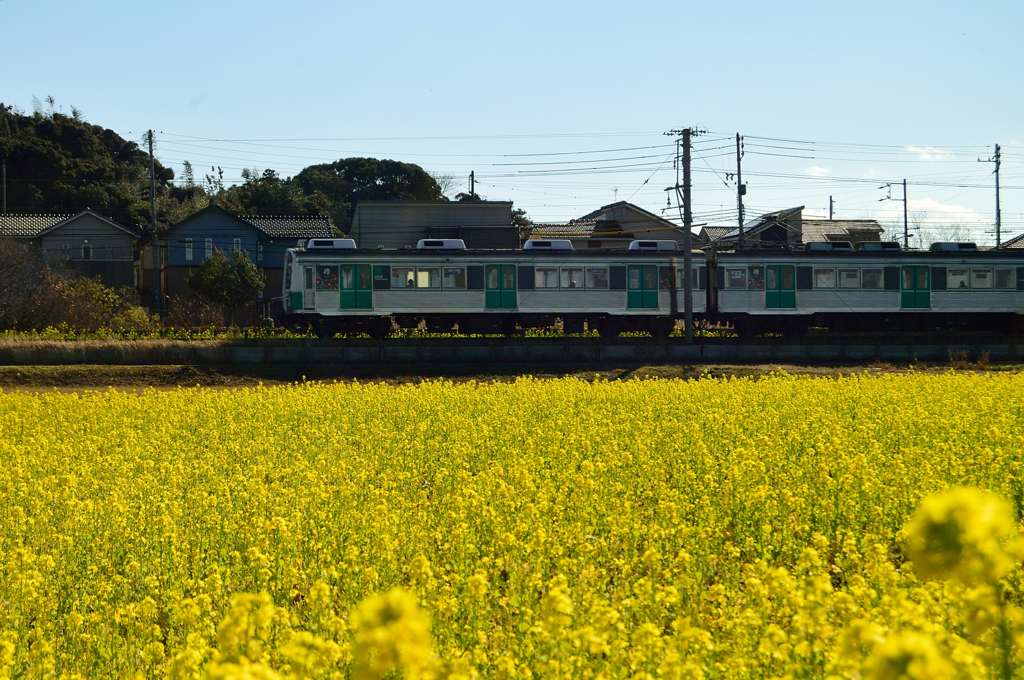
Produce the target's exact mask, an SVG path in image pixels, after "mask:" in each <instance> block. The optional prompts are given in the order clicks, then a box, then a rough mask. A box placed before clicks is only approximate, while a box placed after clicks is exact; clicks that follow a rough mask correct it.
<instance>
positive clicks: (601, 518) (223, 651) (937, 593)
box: [0, 373, 1024, 680]
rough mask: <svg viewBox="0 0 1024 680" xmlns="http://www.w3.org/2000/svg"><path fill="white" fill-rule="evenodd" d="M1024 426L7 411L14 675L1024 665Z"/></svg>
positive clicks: (497, 400)
mask: <svg viewBox="0 0 1024 680" xmlns="http://www.w3.org/2000/svg"><path fill="white" fill-rule="evenodd" d="M1022 413H1024V376H1020V375H985V376H981V375H954V374H947V375H939V376H925V375H918V374H913V373H911V374H908V375H899V376H896V375H892V376H884V377H865V376H862V377H849V378H842V379H798V378H795V377H791V376H787V375H777V376H772V377H770V378H767V379H760V380H735V379H733V380H724V381H720V380H712V379H704V380H697V381H689V382H686V381H660V380H650V381H630V382H607V381H600V380H599V381H598V382H596V383H589V382H585V381H580V380H575V379H565V380H554V381H541V380H534V379H520V380H517V381H516V382H514V383H497V384H475V383H469V384H457V385H454V384H451V383H446V382H429V383H425V384H421V385H416V386H412V385H409V386H402V387H393V386H387V385H377V384H369V385H330V386H328V385H319V384H304V385H297V386H290V387H274V388H262V387H261V388H257V389H241V390H234V391H214V390H202V389H194V390H193V389H181V390H175V391H170V392H156V391H147V392H145V393H143V394H141V395H134V394H124V393H118V392H114V391H109V392H96V393H86V394H83V395H75V394H57V393H54V394H48V395H41V396H39V395H24V394H7V395H0V678H2V679H7V678H26V679H30V678H39V679H41V678H48V677H76V676H78V677H87V678H126V677H133V676H141V677H153V678H160V677H168V678H247V677H251V678H276V677H282V678H284V677H296V678H318V677H359V678H377V677H380V676H382V675H383V676H389V677H390V676H394V677H398V676H404V677H408V678H448V677H451V678H473V677H478V676H479V677H485V678H490V677H495V678H523V679H524V680H525V679H528V678H537V679H540V678H609V679H611V678H659V677H664V678H730V679H731V678H747V677H750V678H774V677H792V678H805V677H806V678H829V677H842V678H853V679H856V678H869V677H877V678H885V679H889V678H891V679H892V680H897V678H904V677H905V678H945V677H963V678H989V677H993V676H996V677H999V676H1001V677H1009V676H1010V675H1011V674H1012V673H1014V672H1016V669H1021V668H1024V654H1022V652H1021V649H1022V648H1024V645H1022V644H1019V642H1018V638H1019V637H1020V635H1021V633H1022V629H1024V625H1022V621H1021V618H1022V617H1021V614H1020V610H1019V609H1018V608H1017V605H1018V604H1020V603H1021V600H1022V597H1021V592H1022V588H1024V581H1022V579H1021V573H1022V572H1021V570H1020V569H1018V567H1017V564H1018V560H1019V559H1020V557H1021V553H1020V547H1019V545H1018V542H1019V541H1018V538H1017V536H1016V532H1017V525H1018V524H1019V521H1020V518H1021V517H1020V515H1021V508H1022V504H1024V469H1022V463H1024V427H1022V422H1021V419H1022V417H1024V416H1022ZM978 489H984V490H986V491H979V490H978ZM943 492H945V493H943ZM990 492H991V493H990ZM935 494H938V495H935ZM929 497H930V498H929ZM922 499H927V500H925V502H922ZM915 512H916V514H915ZM1018 657H1021V658H1018Z"/></svg>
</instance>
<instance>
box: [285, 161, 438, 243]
mask: <svg viewBox="0 0 1024 680" xmlns="http://www.w3.org/2000/svg"><path fill="white" fill-rule="evenodd" d="M292 181H293V182H294V183H295V186H296V188H297V189H298V191H299V192H301V193H302V194H303V195H304V196H305V198H306V199H307V200H309V201H310V202H311V205H316V206H319V207H320V208H322V210H323V212H325V213H326V214H328V215H330V216H331V218H332V219H333V220H334V225H335V227H337V228H338V229H339V230H340V231H341V232H342V233H348V231H349V227H350V226H351V224H352V213H353V212H354V211H355V207H356V205H358V204H359V202H360V201H394V200H402V201H445V200H447V199H446V198H445V196H444V192H443V191H442V190H441V187H440V186H439V185H438V183H437V181H436V180H435V179H434V178H433V177H431V176H430V173H428V172H427V171H426V170H424V169H423V168H421V167H420V166H418V165H415V164H413V163H402V162H400V161H392V160H386V159H382V160H378V159H376V158H343V159H341V160H338V161H335V162H334V163H324V164H322V165H311V166H309V167H308V168H306V169H305V170H303V171H302V172H300V173H299V174H298V175H296V176H295V178H294V179H293V180H292Z"/></svg>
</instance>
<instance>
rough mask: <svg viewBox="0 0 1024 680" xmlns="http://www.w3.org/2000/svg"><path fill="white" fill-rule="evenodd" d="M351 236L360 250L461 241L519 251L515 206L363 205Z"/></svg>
mask: <svg viewBox="0 0 1024 680" xmlns="http://www.w3.org/2000/svg"><path fill="white" fill-rule="evenodd" d="M351 232H352V233H351V234H350V236H351V237H352V238H354V239H355V241H356V244H357V245H358V246H359V247H360V248H377V247H378V246H382V247H384V248H404V247H405V246H413V247H415V245H416V242H417V241H419V240H420V239H422V238H461V239H463V240H464V241H465V242H466V247H467V248H517V247H519V232H518V230H517V229H516V228H515V227H513V226H512V204H511V203H509V202H504V201H502V202H498V201H474V202H471V203H470V202H466V203H449V202H444V201H437V202H419V201H409V202H402V201H394V202H386V203H360V204H359V205H358V206H356V212H355V215H354V216H353V219H352V229H351Z"/></svg>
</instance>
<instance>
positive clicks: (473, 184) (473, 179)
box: [469, 170, 476, 198]
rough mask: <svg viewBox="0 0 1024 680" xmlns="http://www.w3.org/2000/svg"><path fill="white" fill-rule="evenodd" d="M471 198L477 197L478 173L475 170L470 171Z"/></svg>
mask: <svg viewBox="0 0 1024 680" xmlns="http://www.w3.org/2000/svg"><path fill="white" fill-rule="evenodd" d="M469 196H470V198H473V197H474V196H476V172H475V171H473V170H470V171H469Z"/></svg>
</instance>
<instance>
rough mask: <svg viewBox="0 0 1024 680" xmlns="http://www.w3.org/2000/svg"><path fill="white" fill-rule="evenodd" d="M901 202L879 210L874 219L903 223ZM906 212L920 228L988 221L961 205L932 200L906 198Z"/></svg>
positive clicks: (982, 223)
mask: <svg viewBox="0 0 1024 680" xmlns="http://www.w3.org/2000/svg"><path fill="white" fill-rule="evenodd" d="M901 203H902V201H898V200H897V201H893V202H892V203H890V204H889V205H890V206H892V207H886V208H883V209H882V210H879V211H878V213H877V214H876V216H875V217H876V219H878V220H880V221H883V222H899V223H900V224H902V223H903V206H902V205H901ZM907 212H908V213H909V214H910V222H911V223H915V224H919V225H921V226H936V225H950V224H963V225H977V224H981V225H987V224H988V223H989V220H987V219H986V218H985V217H983V216H982V215H981V214H980V213H978V212H977V211H975V210H974V209H973V208H965V207H964V206H962V205H952V204H947V203H940V202H939V201H936V200H935V199H933V198H920V199H914V198H908V200H907Z"/></svg>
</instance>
